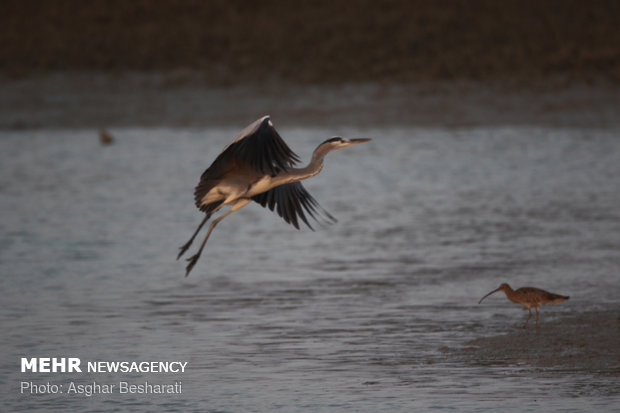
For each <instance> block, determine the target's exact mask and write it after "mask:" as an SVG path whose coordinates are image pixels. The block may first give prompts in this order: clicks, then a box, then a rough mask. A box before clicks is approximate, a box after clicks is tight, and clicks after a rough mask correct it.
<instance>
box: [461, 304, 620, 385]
mask: <svg viewBox="0 0 620 413" xmlns="http://www.w3.org/2000/svg"><path fill="white" fill-rule="evenodd" d="M531 321H532V323H533V321H534V320H533V319H532V320H531ZM618 343H620V311H618V310H615V309H614V310H612V309H610V310H601V311H592V312H587V313H582V314H575V315H574V316H570V317H566V318H560V319H553V320H552V319H549V318H547V319H546V320H545V319H544V310H543V312H541V320H540V326H539V328H534V325H533V324H532V325H530V326H528V328H527V329H522V328H517V327H515V328H514V330H513V331H510V332H508V333H507V334H502V335H496V336H487V337H480V338H478V339H475V340H472V341H470V342H468V343H467V347H465V348H464V349H463V350H462V352H460V353H459V354H460V355H461V356H462V357H464V358H465V359H466V360H468V361H469V362H471V363H473V364H477V365H491V366H493V365H496V366H506V365H507V366H515V367H533V368H540V369H553V370H562V371H567V372H573V373H590V374H605V375H616V376H617V375H618V374H620V346H618ZM615 393H616V394H617V393H618V389H616V390H615Z"/></svg>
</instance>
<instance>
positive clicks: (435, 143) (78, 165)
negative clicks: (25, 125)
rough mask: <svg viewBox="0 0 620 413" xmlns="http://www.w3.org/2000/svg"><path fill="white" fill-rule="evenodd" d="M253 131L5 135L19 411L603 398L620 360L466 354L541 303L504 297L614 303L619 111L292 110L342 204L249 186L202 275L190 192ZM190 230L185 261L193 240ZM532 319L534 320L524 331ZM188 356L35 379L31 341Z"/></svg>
mask: <svg viewBox="0 0 620 413" xmlns="http://www.w3.org/2000/svg"><path fill="white" fill-rule="evenodd" d="M240 129H241V128H230V129H227V128H221V129H206V130H205V129H140V128H134V129H118V130H113V131H112V132H113V134H114V135H115V137H116V140H117V142H116V143H115V144H114V145H112V146H109V147H100V146H99V143H98V141H97V131H96V130H40V131H11V132H9V131H4V132H0V144H1V145H2V151H0V157H1V158H2V162H1V164H0V165H1V166H0V169H1V171H2V174H1V177H0V193H1V194H2V197H1V199H0V213H1V215H0V229H1V231H0V268H1V270H2V277H1V278H0V291H1V292H2V308H1V310H0V320H1V322H2V329H3V339H2V342H3V348H4V350H3V351H2V356H1V358H0V368H1V369H2V376H1V379H0V380H1V382H0V384H1V385H2V388H3V396H2V398H3V400H2V401H3V405H4V406H5V408H6V409H7V411H50V410H57V411H66V410H69V409H70V410H77V411H152V410H165V409H170V410H179V411H212V412H216V411H217V412H220V411H231V412H236V411H261V412H262V411H273V410H280V411H306V410H307V411H338V410H355V411H368V412H375V411H412V410H413V409H416V408H425V409H428V410H430V409H435V410H449V409H456V410H458V411H496V410H497V409H498V407H500V406H501V408H502V411H535V410H540V408H541V407H543V408H545V410H554V411H584V410H592V411H594V410H596V411H601V410H603V411H605V410H613V409H614V408H617V402H618V397H619V395H620V392H619V391H618V388H617V381H618V371H617V370H612V371H598V372H597V371H592V372H583V371H566V370H565V369H562V368H548V369H540V368H537V367H534V366H532V365H529V364H528V363H527V360H525V361H524V362H523V363H522V364H511V363H507V362H503V361H502V360H481V361H480V362H472V361H471V360H468V359H467V357H463V356H462V355H461V350H462V349H463V348H464V347H465V346H467V343H468V342H469V341H471V340H472V339H475V338H479V337H484V336H491V335H495V334H501V333H503V332H508V331H513V328H514V326H515V325H516V324H519V323H521V322H522V321H523V320H524V318H525V316H526V314H527V313H526V312H524V311H523V310H522V309H521V308H520V307H519V306H516V305H514V304H511V303H509V302H508V301H507V300H506V299H505V297H503V296H500V295H499V294H498V295H495V296H491V297H489V298H487V299H486V300H485V302H483V304H482V305H478V304H477V302H478V300H479V299H480V297H482V296H483V295H484V294H486V293H487V292H488V291H490V290H492V289H494V288H496V287H497V286H498V285H499V284H500V283H501V282H509V283H511V284H512V285H513V287H515V288H516V287H520V286H524V285H533V286H537V287H541V288H545V289H549V290H551V291H553V292H557V293H560V294H566V295H570V296H571V299H570V300H569V301H567V302H565V303H562V304H560V305H557V306H552V307H551V306H549V307H544V308H543V309H542V310H541V325H542V326H543V328H544V324H545V323H554V321H557V320H559V319H560V318H562V317H563V316H565V315H569V314H572V313H573V312H575V311H588V310H600V309H603V310H604V309H609V308H612V309H613V308H616V307H617V297H618V296H619V295H620V284H619V283H618V274H619V272H620V255H619V254H618V251H619V250H620V209H619V208H618V205H620V191H618V182H620V162H619V161H618V160H619V159H620V140H619V139H618V135H619V132H620V131H618V130H616V129H577V130H576V129H570V130H569V129H557V128H541V127H532V128H527V127H491V128H485V127H475V128H464V129H441V128H428V129H422V128H404V129H403V128H394V129H376V130H369V129H364V130H360V129H355V128H346V127H343V128H341V129H340V130H321V129H307V128H294V127H282V128H279V130H280V132H281V134H282V136H283V137H284V138H285V140H287V142H288V143H289V145H290V146H291V147H292V149H293V150H295V151H296V152H297V153H298V154H299V155H300V156H301V157H302V159H304V160H308V159H309V157H310V154H311V152H312V150H313V149H314V146H315V145H316V144H317V143H318V142H320V141H322V140H323V139H325V138H327V137H329V136H331V135H335V134H338V135H342V136H350V137H373V138H374V140H373V141H372V142H370V143H365V144H363V145H358V146H355V147H352V148H347V149H343V150H340V151H337V152H335V153H331V154H329V155H328V157H327V159H326V165H325V168H324V170H323V171H322V172H321V174H319V175H318V176H316V177H314V178H312V179H311V180H309V181H307V182H306V183H305V186H306V188H307V189H308V190H309V192H310V193H312V194H313V195H314V197H315V198H316V199H317V200H318V201H319V202H320V203H321V205H322V206H323V207H324V208H325V209H327V210H328V211H329V212H330V213H332V214H333V215H334V216H335V217H336V218H337V219H338V222H337V223H336V224H334V225H329V226H320V225H319V226H318V227H317V228H316V229H317V230H316V231H315V232H312V231H310V230H308V229H303V230H302V231H297V230H295V229H294V228H293V227H291V226H289V225H287V224H286V223H285V222H284V221H283V220H282V219H281V218H279V217H278V216H277V215H276V214H274V213H272V212H270V211H268V210H264V209H263V208H261V207H260V206H259V205H258V204H254V203H253V204H250V205H248V206H246V207H245V208H244V209H242V210H240V211H238V212H235V213H234V214H233V215H231V216H229V217H228V218H226V219H225V220H224V221H222V223H221V224H220V225H219V226H218V227H217V228H216V229H215V231H214V233H213V235H212V237H211V239H210V240H209V243H208V244H207V248H206V249H205V252H204V254H203V256H202V258H201V260H200V261H199V262H198V264H197V266H196V267H195V268H194V270H193V272H192V274H191V275H190V277H188V278H184V266H185V263H184V262H182V261H175V257H176V254H177V251H178V247H179V246H180V245H181V244H183V243H184V242H185V241H186V240H187V238H188V237H189V236H190V235H191V233H192V231H193V230H194V228H195V226H196V225H197V224H198V223H199V222H200V220H201V218H202V217H201V214H200V213H199V211H198V210H196V209H195V207H194V205H193V197H192V192H193V187H194V186H195V184H196V183H197V181H198V178H199V176H200V174H201V173H202V171H203V170H204V169H205V168H206V167H207V166H208V164H209V163H210V162H211V161H212V160H213V159H214V157H215V156H216V155H217V154H218V153H219V152H220V151H221V149H222V148H223V147H224V146H225V145H226V144H227V143H228V142H229V140H230V139H231V138H232V137H234V136H235V135H236V134H237V133H238V132H239V130H240ZM196 247H197V245H194V247H193V248H192V249H190V251H188V255H189V254H192V253H193V251H194V250H195V248H196ZM523 334H535V331H534V330H525V331H524V332H523ZM45 356H49V357H54V356H56V357H61V356H64V357H80V358H81V359H82V360H83V362H84V363H85V362H86V361H95V360H103V361H113V360H128V361H145V360H148V361H150V360H155V361H174V360H181V361H187V362H188V367H187V370H186V371H185V372H184V373H181V374H154V373H151V374H133V373H110V374H104V373H82V374H80V373H64V374H61V373H56V374H53V373H21V372H20V368H19V360H20V357H45ZM93 380H94V381H97V382H99V383H114V382H118V381H119V380H127V381H130V382H132V383H133V382H135V383H140V382H141V381H144V380H150V381H151V382H153V383H174V382H175V381H182V385H183V392H182V394H174V395H168V396H161V395H143V394H142V395H140V394H138V395H128V394H112V395H105V394H97V395H93V396H92V397H86V396H83V395H68V394H56V395H48V394H35V395H32V394H22V393H21V392H20V382H21V381H33V382H36V383H46V382H48V381H49V382H51V383H58V384H65V385H66V384H67V383H68V382H70V381H74V382H76V383H89V382H91V383H92V381H93Z"/></svg>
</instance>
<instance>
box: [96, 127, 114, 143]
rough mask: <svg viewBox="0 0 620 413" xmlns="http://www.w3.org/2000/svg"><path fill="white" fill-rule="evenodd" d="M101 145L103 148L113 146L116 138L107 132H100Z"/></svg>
mask: <svg viewBox="0 0 620 413" xmlns="http://www.w3.org/2000/svg"><path fill="white" fill-rule="evenodd" d="M99 143H101V145H103V146H107V145H112V144H113V143H114V137H113V136H112V135H110V134H109V133H108V132H107V131H106V130H103V129H102V130H101V132H99Z"/></svg>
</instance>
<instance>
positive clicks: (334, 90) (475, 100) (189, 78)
mask: <svg viewBox="0 0 620 413" xmlns="http://www.w3.org/2000/svg"><path fill="white" fill-rule="evenodd" d="M0 87H1V88H2V93H0V128H2V129H30V128H37V129H40V128H114V127H122V126H133V125H140V126H145V127H204V126H218V125H231V126H239V125H245V124H247V123H248V119H250V120H251V119H256V118H258V117H260V116H262V115H264V114H270V115H271V116H272V117H273V119H274V121H275V122H276V123H277V124H278V125H286V124H291V125H303V126H317V127H320V126H328V125H329V126H334V125H349V126H360V127H386V126H437V127H453V126H476V125H544V126H553V127H596V128H599V127H616V126H618V125H619V124H620V86H617V85H613V84H610V83H608V82H598V83H596V82H595V83H584V82H581V83H579V82H577V83H575V82H572V83H566V84H563V83H562V82H560V81H557V79H556V81H550V82H549V84H548V85H547V86H538V87H532V86H521V85H519V84H518V83H507V82H498V83H492V82H491V83H479V82H470V81H452V82H426V83H419V84H414V83H407V84H397V83H344V84H340V85H331V86H329V85H318V84H303V83H293V82H288V81H266V82H260V83H239V84H236V85H235V86H214V85H210V84H207V83H205V82H204V81H203V79H202V77H201V75H200V74H198V73H195V72H187V71H185V72H175V73H167V74H144V73H142V74H140V73H132V74H128V73H127V74H102V73H90V72H77V73H55V74H54V73H52V74H45V75H39V76H34V77H28V78H22V79H12V80H7V79H4V80H1V81H0Z"/></svg>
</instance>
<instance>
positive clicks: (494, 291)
mask: <svg viewBox="0 0 620 413" xmlns="http://www.w3.org/2000/svg"><path fill="white" fill-rule="evenodd" d="M500 290H501V287H500V288H498V289H497V290H493V291H491V292H490V293H488V294H487V295H485V296H484V297H482V298H481V299H480V301H478V304H480V303H481V302H482V300H484V299H485V298H487V297H488V296H490V295H491V294H493V293H496V292H498V291H500Z"/></svg>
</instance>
